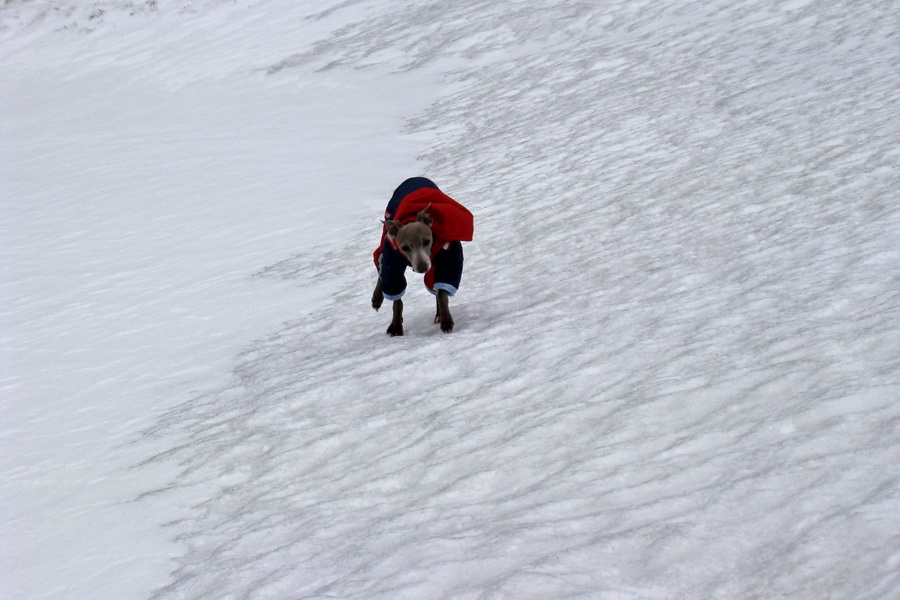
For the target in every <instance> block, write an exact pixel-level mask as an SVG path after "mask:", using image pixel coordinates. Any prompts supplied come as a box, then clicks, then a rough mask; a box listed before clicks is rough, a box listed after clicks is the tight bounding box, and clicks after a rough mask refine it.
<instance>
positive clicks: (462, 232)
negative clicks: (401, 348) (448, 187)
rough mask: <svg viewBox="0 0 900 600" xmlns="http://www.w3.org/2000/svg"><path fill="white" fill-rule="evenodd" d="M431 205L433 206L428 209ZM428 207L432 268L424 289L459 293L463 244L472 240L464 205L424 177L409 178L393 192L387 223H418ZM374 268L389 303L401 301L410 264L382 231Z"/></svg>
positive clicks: (434, 292) (472, 222)
mask: <svg viewBox="0 0 900 600" xmlns="http://www.w3.org/2000/svg"><path fill="white" fill-rule="evenodd" d="M429 205H430V207H429ZM426 207H428V213H429V214H430V215H431V220H432V223H431V233H432V236H433V238H434V241H433V243H432V248H431V269H429V270H428V272H427V273H425V287H426V288H428V291H430V292H431V293H432V294H436V293H437V291H438V290H446V291H447V292H448V293H449V294H450V295H451V296H453V295H454V294H456V292H457V290H458V289H459V284H460V281H461V280H462V270H463V251H462V244H461V243H460V242H469V241H472V236H473V234H474V229H475V226H474V218H473V216H472V213H471V212H469V210H468V209H466V207H465V206H463V205H462V204H460V203H459V202H457V201H456V200H454V199H453V198H451V197H450V196H448V195H447V194H445V193H443V192H442V191H441V190H439V189H438V187H437V185H435V183H434V182H433V181H431V180H430V179H426V178H425V177H413V178H411V179H407V180H406V181H404V182H403V183H401V184H400V186H399V187H397V189H396V190H394V194H393V195H392V196H391V199H390V201H389V202H388V205H387V208H386V209H385V212H384V219H385V221H400V222H401V223H403V224H404V225H405V224H406V223H411V222H413V221H415V220H416V215H418V214H419V213H420V212H421V211H422V210H424V209H425V208H426ZM373 258H374V260H375V268H377V269H378V276H379V277H381V284H382V287H381V290H382V292H383V293H384V297H385V298H386V299H387V300H399V299H400V298H401V297H402V296H403V294H404V292H405V291H406V267H408V266H411V265H410V263H409V261H408V260H407V259H406V257H405V256H403V253H402V252H400V248H399V247H397V243H396V240H394V238H393V237H392V236H391V235H390V234H388V232H387V227H384V228H383V229H382V231H381V243H380V244H379V246H378V248H376V249H375V252H374V254H373Z"/></svg>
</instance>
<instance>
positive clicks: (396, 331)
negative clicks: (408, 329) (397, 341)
mask: <svg viewBox="0 0 900 600" xmlns="http://www.w3.org/2000/svg"><path fill="white" fill-rule="evenodd" d="M387 334H388V335H389V336H391V337H397V336H399V335H403V325H394V324H393V323H391V324H390V325H388V328H387Z"/></svg>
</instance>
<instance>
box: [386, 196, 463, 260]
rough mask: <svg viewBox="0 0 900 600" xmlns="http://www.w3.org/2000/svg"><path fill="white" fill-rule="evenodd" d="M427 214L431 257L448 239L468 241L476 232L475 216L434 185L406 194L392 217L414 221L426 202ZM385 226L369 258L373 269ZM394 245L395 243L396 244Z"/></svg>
mask: <svg viewBox="0 0 900 600" xmlns="http://www.w3.org/2000/svg"><path fill="white" fill-rule="evenodd" d="M429 204H430V205H431V206H430V207H429V208H428V214H430V215H431V221H432V223H431V233H432V234H433V235H434V242H433V244H434V245H433V246H432V247H431V248H432V249H431V258H432V259H433V258H434V256H435V254H437V253H438V252H439V251H440V250H441V248H443V247H444V244H446V243H447V242H471V241H472V236H473V235H474V233H475V218H474V217H473V216H472V213H471V212H469V209H467V208H466V207H465V206H463V205H462V204H460V203H459V202H457V201H456V200H454V199H453V198H451V197H450V196H448V195H447V194H445V193H444V192H442V191H440V190H436V189H434V188H421V189H418V190H416V191H414V192H412V193H410V194H408V195H406V196H405V197H404V198H403V200H401V201H400V204H399V206H397V210H396V211H395V212H394V220H395V221H400V222H401V223H403V224H404V225H406V224H407V223H411V222H413V221H415V220H416V215H418V214H419V213H420V212H421V211H423V210H424V209H425V208H426V207H428V205H429ZM386 233H387V228H386V227H385V228H384V229H383V230H382V233H381V244H379V245H378V248H376V249H375V252H374V253H373V256H372V258H373V259H374V260H375V268H378V256H379V255H380V254H381V249H382V247H383V244H384V241H385V234H386ZM395 246H396V245H395Z"/></svg>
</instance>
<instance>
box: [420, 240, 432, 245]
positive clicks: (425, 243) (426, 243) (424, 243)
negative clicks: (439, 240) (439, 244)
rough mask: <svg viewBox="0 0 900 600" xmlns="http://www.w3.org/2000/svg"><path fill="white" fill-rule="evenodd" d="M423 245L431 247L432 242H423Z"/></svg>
mask: <svg viewBox="0 0 900 600" xmlns="http://www.w3.org/2000/svg"><path fill="white" fill-rule="evenodd" d="M422 245H423V246H430V245H431V240H422Z"/></svg>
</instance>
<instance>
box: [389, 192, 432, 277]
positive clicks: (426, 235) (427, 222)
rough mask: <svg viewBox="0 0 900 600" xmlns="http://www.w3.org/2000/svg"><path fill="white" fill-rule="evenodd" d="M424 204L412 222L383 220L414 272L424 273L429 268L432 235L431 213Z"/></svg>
mask: <svg viewBox="0 0 900 600" xmlns="http://www.w3.org/2000/svg"><path fill="white" fill-rule="evenodd" d="M429 206H431V205H430V204H429V205H428V206H426V207H425V208H424V209H423V210H422V211H421V212H420V213H419V214H417V215H416V220H415V221H413V222H412V223H407V224H406V225H404V224H402V223H401V222H400V221H383V223H384V226H385V227H387V231H388V233H389V234H390V235H392V236H393V237H394V238H395V239H396V240H397V246H399V247H400V252H402V253H403V256H405V257H406V259H407V260H408V261H409V264H411V265H412V268H413V271H415V272H416V273H425V272H426V271H428V269H430V268H431V245H432V244H433V243H434V235H433V234H432V233H431V223H432V221H431V215H430V214H428V207H429Z"/></svg>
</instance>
